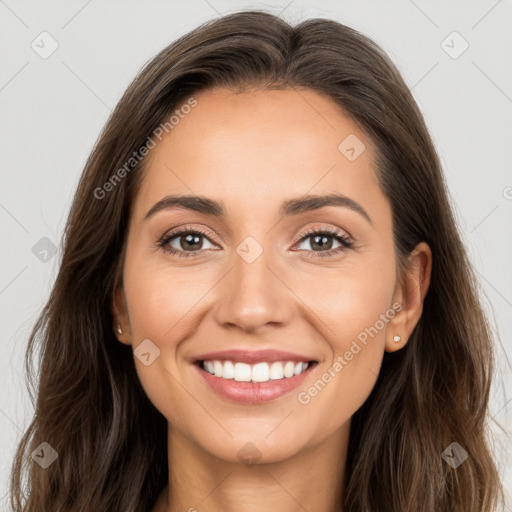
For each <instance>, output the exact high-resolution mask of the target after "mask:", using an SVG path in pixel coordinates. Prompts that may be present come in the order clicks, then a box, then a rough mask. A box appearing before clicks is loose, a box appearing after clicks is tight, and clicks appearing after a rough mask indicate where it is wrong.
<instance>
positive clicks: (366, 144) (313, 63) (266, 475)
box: [11, 11, 502, 512]
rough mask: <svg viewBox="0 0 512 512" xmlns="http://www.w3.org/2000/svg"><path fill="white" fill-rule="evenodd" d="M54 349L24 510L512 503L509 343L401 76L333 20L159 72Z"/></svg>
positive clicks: (94, 194) (150, 71)
mask: <svg viewBox="0 0 512 512" xmlns="http://www.w3.org/2000/svg"><path fill="white" fill-rule="evenodd" d="M37 342H39V343H41V349H42V351H41V354H42V355H41V366H40V372H41V373H40V377H39V382H38V386H39V388H38V395H37V403H36V414H35V417H34V420H33V421H32V423H31V425H30V427H29V429H28V431H27V432H26V434H25V435H24V437H23V439H22V442H21V444H20V446H19V449H18V453H17V458H16V461H15V464H14V467H13V475H12V482H11V484H12V491H11V503H12V506H13V508H14V509H15V510H17V511H18V510H23V511H36V510H37V511H40V510H44V511H57V510H58V511H61V512H64V511H70V512H71V511H78V510H84V511H85V510H105V511H107V510H108V511H148V510H152V511H153V512H163V511H166V512H174V511H178V510H189V511H192V510H198V511H202V510H209V511H217V510H222V511H231V510H238V509H240V508H241V507H242V506H243V508H244V510H246V511H259V510H284V511H288V510H289V511H292V510H299V509H300V510H309V511H319V512H322V511H325V512H327V511H344V512H348V511H350V512H357V511H361V512H363V511H365V512H369V511H372V512H375V511H378V510H383V511H384V510H392V511H394V512H398V511H404V512H405V511H411V510H414V511H429V512H432V511H436V512H439V511H443V512H454V511H464V512H470V511H471V512H477V511H479V512H483V511H490V510H495V508H496V506H497V502H498V497H499V496H502V489H501V483H500V480H499V475H498V473H497V470H496V467H495V464H494V462H493V459H492V455H491V451H490V448H489V445H488V443H487V440H486V432H485V429H484V427H485V422H486V419H487V412H488V397H489V389H490V383H491V377H492V369H493V352H492V340H491V336H490V330H489V327H488V324H487V321H486V318H485V316H484V314H483V312H482V307H481V305H480V302H479V299H478V296H477V293H476V285H475V278H474V274H473V272H472V270H471V267H470V264H469V262H468V258H467V255H466V253H465V250H464V248H463V245H462V243H461V239H460V235H459V233H458V231H457V227H456V224H455V221H454V217H453V214H452V210H451V207H450V204H449V201H448V198H447V192H446V188H445V184H444V181H443V176H442V171H441V166H440V163H439V159H438V156H437V154H436V151H435V149H434V146H433V144H432V141H431V139H430V136H429V133H428V130H427V128H426V126H425V123H424V120H423V118H422V115H421V113H420V111H419V109H418V107H417V105H416V103H415V101H414V99H413V97H412V95H411V93H410V91H409V90H408V89H407V86H406V85H405V83H404V81H403V79H402V78H401V76H400V75H399V73H398V71H397V70H396V68H395V67H394V65H393V64H392V63H391V62H390V60H389V58H388V57H387V56H386V55H385V54H384V52H383V51H382V50H381V49H380V48H379V47H378V46H377V45H376V44H375V43H374V42H372V41H371V40H370V39H368V38H367V37H365V36H363V35H362V34H360V33H358V32H357V31H355V30H353V29H351V28H349V27H346V26H343V25H341V24H339V23H335V22H333V21H328V20H320V19H316V20H309V21H305V22H303V23H301V24H299V25H298V26H296V27H292V26H290V25H288V24H287V23H285V22H284V21H282V20H281V19H279V18H278V17H275V16H273V15H270V14H267V13H264V12H258V11H246V12H239V13H236V14H232V15H228V16H225V17H223V18H220V19H218V20H215V21H211V22H209V23H206V24H204V25H202V26H201V27H199V28H197V29H196V30H194V31H193V32H191V33H189V34H187V35H185V36H183V37H181V38H180V39H179V40H178V41H176V42H175V43H173V44H172V45H170V46H169V47H168V48H166V49H164V50H163V51H162V52H161V53H159V54H158V55H157V56H156V57H155V58H154V59H153V60H152V61H151V62H149V63H148V64H147V65H146V66H145V67H144V69H143V70H142V71H141V73H140V74H139V76H138V77H137V78H136V79H135V80H134V82H133V83H132V84H131V85H130V87H129V88H128V90H127V91H126V93H125V95H124V96H123V98H122V99H121V101H120V102H119V104H118V105H117V107H116V109H115V111H114V112H113V114H112V116H111V118H110V119H109V121H108V123H107V125H106V127H105V129H104V131H103V133H102V134H101V136H100V138H99V140H98V142H97V144H96V147H95V148H94V150H93V152H92V154H91V156H90V158H89V160H88V162H87V164H86V167H85V170H84V172H83V175H82V179H81V181H80V184H79V187H78V190H77V192H76V196H75V199H74V202H73V205H72V208H71V212H70V215H69V219H68V223H67V227H66V230H65V237H64V241H63V259H62V263H61V267H60V272H59V274H58V277H57V280H56V283H55V285H54V289H53V292H52V294H51V297H50V299H49V301H48V304H47V305H46V307H45V308H44V310H43V312H42V314H41V317H40V318H39V320H38V323H37V325H36V326H35V329H34V331H33V333H32V336H31V339H30V344H29V348H28V351H27V359H29V358H30V357H31V354H32V351H33V349H34V347H35V344H36V343H37ZM36 462H37V464H36ZM27 466H28V467H27ZM24 472H26V474H27V476H28V478H29V488H28V491H29V492H28V495H27V496H25V497H24V496H23V494H22V477H23V474H24Z"/></svg>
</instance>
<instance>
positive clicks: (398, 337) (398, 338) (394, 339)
mask: <svg viewBox="0 0 512 512" xmlns="http://www.w3.org/2000/svg"><path fill="white" fill-rule="evenodd" d="M401 340H402V338H400V336H394V337H393V341H394V342H396V343H398V342H400V341H401Z"/></svg>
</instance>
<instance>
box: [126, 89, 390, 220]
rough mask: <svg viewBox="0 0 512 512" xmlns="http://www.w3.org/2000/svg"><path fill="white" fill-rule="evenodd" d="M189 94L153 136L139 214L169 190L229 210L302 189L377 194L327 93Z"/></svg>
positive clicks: (359, 140)
mask: <svg viewBox="0 0 512 512" xmlns="http://www.w3.org/2000/svg"><path fill="white" fill-rule="evenodd" d="M193 97H194V99H195V100H196V102H197V103H196V105H195V106H194V107H193V108H190V109H186V112H187V113H186V114H183V113H182V114H181V115H180V116H178V117H175V120H178V122H175V123H174V124H173V126H172V129H169V132H168V133H167V134H164V136H163V137H162V140H161V141H158V140H155V141H156V142H157V144H156V147H155V148H154V149H152V150H151V154H150V158H149V160H148V162H147V166H146V169H145V170H144V173H145V176H144V181H143V183H142V187H141V190H140V193H139V194H138V197H137V200H136V205H135V209H136V211H137V210H139V215H144V213H145V211H147V209H148V208H149V207H150V206H151V205H152V204H153V203H154V202H156V201H158V200H159V199H161V197H162V196H163V195H165V194H170V193H173V194H180V193H182V194H187V195H189V194H197V195H204V196H208V197H212V198H218V199H222V200H223V202H224V203H226V204H227V205H228V209H229V205H230V204H231V205H232V206H233V208H236V207H240V208H242V207H244V206H246V205H247V204H248V202H250V204H251V205H253V206H254V208H255V210H257V207H258V206H261V207H263V206H266V207H271V204H272V202H273V201H274V198H275V201H276V208H277V207H278V205H277V203H279V204H280V203H281V201H282V199H283V198H285V197H292V196H297V195H304V194H307V193H312V194H313V193H318V194H319V193H326V192H327V193H329V192H341V193H343V194H345V195H348V196H352V197H353V198H354V199H356V198H358V199H357V200H362V198H363V196H364V195H367V196H370V197H371V196H372V195H375V194H379V193H380V190H379V187H378V182H377V177H376V174H375V172H374V170H373V155H374V152H373V145H372V143H371V141H370V140H369V138H368V136H367V135H366V134H365V133H364V132H363V131H362V130H361V129H360V128H359V126H358V125H357V124H356V123H355V122H353V121H352V120H351V119H350V118H349V117H348V116H346V115H345V113H344V112H343V110H342V109H341V108H340V107H339V106H338V105H337V104H336V103H334V102H333V101H332V100H331V99H330V98H327V97H325V96H323V95H321V94H319V93H317V92H315V91H312V90H310V89H297V88H287V89H283V90H252V91H247V92H243V93H235V92H233V91H231V90H228V89H214V90H206V91H202V92H200V93H198V94H194V95H193ZM178 110H179V107H178ZM184 112H185V110H184ZM347 151H348V152H347ZM354 156H355V158H354ZM373 199H375V198H373ZM381 199H382V198H381ZM144 209H145V211H143V210H144Z"/></svg>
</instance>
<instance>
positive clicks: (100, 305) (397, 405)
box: [11, 11, 503, 512]
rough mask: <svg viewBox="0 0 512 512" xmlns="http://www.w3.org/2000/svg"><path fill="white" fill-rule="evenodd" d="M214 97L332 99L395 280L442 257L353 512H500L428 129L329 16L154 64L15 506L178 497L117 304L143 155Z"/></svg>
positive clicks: (251, 16)
mask: <svg viewBox="0 0 512 512" xmlns="http://www.w3.org/2000/svg"><path fill="white" fill-rule="evenodd" d="M218 86H225V87H230V88H232V89H233V90H236V89H243V88H245V87H260V88H266V87H296V88H298V89H299V88H301V87H305V88H309V89H312V90H314V91H316V92H318V93H320V94H323V95H325V96H327V97H329V98H330V99H332V100H333V101H334V102H336V103H337V104H338V105H339V106H340V107H341V108H342V109H343V111H344V112H346V114H347V115H348V116H350V118H351V119H353V120H354V121H355V122H356V123H358V125H359V126H361V128H362V129H363V130H364V131H365V133H366V134H367V135H368V136H369V137H370V139H371V140H372V141H373V143H374V144H375V147H376V161H377V163H378V169H377V174H378V178H379V182H380V185H381V188H382V191H383V192H384V193H385V195H386V196H387V197H388V198H389V200H390V202H391V205H392V215H393V230H394V242H395V250H396V254H397V257H398V261H399V262H400V272H402V271H403V270H404V268H405V265H406V262H407V256H408V255H409V254H410V252H411V251H412V249H413V248H414V247H415V245H416V244H417V243H419V242H421V241H425V242H427V243H428V244H429V246H430V248H431V249H432V253H433V267H432V278H431V284H430V289H429V292H428V295H427V297H426V299H425V303H424V307H423V314H422V317H421V319H420V321H419V323H418V324H417V326H416V328H415V330H414V332H413V334H412V336H411V338H410V340H409V341H408V343H407V345H406V346H405V347H404V348H403V349H402V350H399V351H396V352H394V353H385V354H384V360H383V364H382V369H381V372H380V375H379V377H378V380H377V382H376V384H375V387H374V389H373V390H372V392H371V394H370V396H369V397H368V399H367V400H366V401H365V403H364V404H363V405H362V407H361V408H360V409H359V410H358V411H357V412H356V413H355V414H354V416H353V418H352V426H351V432H350V443H349V452H348V458H347V470H346V482H345V489H346V492H345V493H344V497H343V505H344V510H346V511H347V512H348V511H350V512H376V511H393V512H410V511H415V512H420V511H428V512H434V511H435V512H457V511H460V512H477V511H478V512H483V511H485V512H487V511H491V510H495V507H496V506H497V501H498V497H499V496H503V491H502V486H501V482H500V478H499V474H498V472H497V468H496V466H495V463H494V461H493V458H492V455H491V449H490V445H489V440H488V439H487V437H486V435H487V434H486V428H485V427H486V421H487V420H488V416H487V415H488V398H489V390H490V385H491V377H492V375H493V369H494V361H493V345H492V338H491V334H490V327H489V325H488V323H487V320H486V318H485V316H484V313H483V310H482V307H481V304H480V302H479V298H478V288H477V285H476V280H475V276H474V273H473V270H472V269H471V266H470V263H469V261H468V258H467V255H466V252H465V249H464V246H463V244H462V243H461V238H460V235H459V233H458V229H457V226H456V223H455V220H454V216H453V214H452V209H451V206H450V203H449V199H448V196H447V192H446V186H445V183H444V179H443V176H442V170H441V165H440V162H439V159H438V155H437V154H436V151H435V148H434V146H433V143H432V140H431V138H430V136H429V133H428V130H427V128H426V126H425V122H424V120H423V117H422V114H421V112H420V110H419V108H418V106H417V104H416V103H415V101H414V99H413V97H412V95H411V93H410V91H409V89H408V87H407V86H406V84H405V83H404V81H403V79H402V78H401V76H400V74H399V72H398V71H397V69H396V67H395V66H394V65H393V63H392V62H391V61H390V60H389V58H388V57H387V55H386V54H385V53H384V52H383V51H382V50H381V49H380V48H379V47H378V46H377V45H376V44H375V43H374V42H373V41H372V40H371V39H369V38H368V37H366V36H364V35H362V34H361V33H359V32H358V31H356V30H354V29H352V28H350V27H347V26H344V25H342V24H340V23H336V22H334V21H330V20H325V19H311V20H306V21H304V22H302V23H300V24H298V25H296V26H295V27H292V26H291V25H289V24H288V23H286V22H285V21H283V20H282V19H280V18H279V17H276V16H273V15H271V14H269V13H266V12H261V11H241V12H238V13H235V14H231V15H227V16H224V17H222V18H220V19H216V20H213V21H210V22H207V23H205V24H203V25H201V26H200V27H198V28H197V29H195V30H194V31H192V32H190V33H189V34H186V35H185V36H183V37H181V38H180V39H178V40H177V41H175V42H174V43H173V44H171V45H170V46H168V47H167V48H165V49H164V50H163V51H161V52H160V53H159V54H158V55H157V56H156V57H155V58H154V59H152V60H151V61H150V62H149V63H148V64H147V65H146V66H145V67H144V68H143V69H142V70H141V72H140V73H139V75H138V76H137V77H136V78H135V80H134V81H133V83H132V84H131V85H130V86H129V88H128V89H127V91H126V92H125V94H124V96H123V97H122V99H121V100H120V101H119V103H118V105H117V107H116V108H115V110H114V112H113V113H112V115H111V117H110V119H109V120H108V122H107V124H106V126H105V128H104V130H103V132H102V133H101V135H100V137H99V139H98V141H97V142H96V145H95V147H94V149H93V151H92V153H91V155H90V157H89V159H88V161H87V163H86V165H85V169H84V171H83V174H82V177H81V180H80V183H79V186H78V189H77V192H76V195H75V197H74V201H73V204H72V207H71V211H70V214H69V218H68V221H67V225H66V228H65V232H64V236H63V240H62V248H63V256H62V261H61V265H60V271H59V273H58V276H57V278H56V282H55V284H54V287H53V289H52V291H51V294H50V297H49V300H48V302H47V304H46V305H45V306H44V309H43V310H42V312H41V315H40V317H39V318H38V321H37V323H36V325H35V327H34V329H33V331H32V333H31V336H30V340H29V345H28V348H27V353H26V372H27V377H28V381H29V384H30V387H31V388H32V389H36V392H37V397H36V401H35V415H34V418H33V420H32V422H31V424H30V426H29V428H28V430H27V431H26V433H25V434H24V436H23V438H22V440H21V443H20V445H19V447H18V450H17V454H16V458H15V460H14V463H13V468H12V477H11V505H12V507H13V508H14V510H15V511H25V512H40V511H42V510H44V511H45V512H53V511H55V512H57V511H59V512H68V511H69V512H71V511H91V510H101V511H118V510H119V511H121V510H122V511H123V512H132V511H133V512H135V511H140V512H147V510H149V509H150V508H151V507H152V506H153V504H154V502H155V500H156V498H157V496H158V495H159V493H160V492H161V490H162V489H163V488H164V487H165V486H166V484H167V481H168V467H167V438H166V429H167V424H166V420H165V418H164V417H163V415H162V414H161V413H160V412H159V411H158V410H157V409H156V408H155V407H154V406H153V405H152V403H151V402H150V401H149V399H148V397H147V396H146V394H145V392H144V390H143V389H142V387H141V384H140V382H139V379H138V376H137V373H136V370H135V365H134V360H133V353H132V348H131V347H130V346H126V345H124V344H122V343H119V342H118V341H117V340H116V337H115V335H114V331H113V327H114V326H113V316H112V310H111V304H112V297H113V293H114V290H115V289H116V287H117V286H118V285H119V284H120V283H121V279H122V262H123V253H124V248H125V239H126V231H127V226H128V220H129V214H130V207H131V205H132V200H133V198H134V196H135V194H136V193H137V190H138V187H139V186H140V181H141V177H142V175H143V170H144V167H145V164H146V161H147V159H146V160H145V159H143V158H138V157H137V158H134V157H133V155H134V154H136V155H138V156H139V152H140V148H142V147H144V146H145V145H146V144H147V141H148V137H149V136H150V135H151V134H152V133H154V131H155V129H157V127H158V126H159V125H160V124H161V123H162V122H165V120H166V119H167V116H169V114H170V113H171V112H173V111H174V110H175V109H176V108H177V107H178V106H179V105H180V104H182V103H183V102H184V101H185V100H186V99H187V98H190V97H191V95H193V93H194V92H198V91H201V90H205V89H209V88H213V87H218ZM127 162H128V163H129V164H128V165H127ZM119 169H124V170H125V172H124V173H122V172H118V170H119ZM114 175H115V176H117V178H115V177H114ZM400 275H401V274H400ZM37 344H38V345H39V348H40V354H39V361H38V362H39V364H38V367H37V376H36V375H34V370H33V368H32V360H33V356H34V349H35V348H36V345H37ZM34 381H37V384H36V386H34ZM30 393H31V397H32V400H34V398H33V393H32V391H30ZM454 441H455V442H457V443H458V444H459V445H460V446H461V447H462V448H463V449H464V450H465V451H466V452H467V453H468V457H467V459H466V460H465V461H464V462H463V463H462V464H460V466H459V467H457V468H456V469H455V468H453V467H452V466H451V465H450V464H448V463H447V462H445V460H444V459H443V457H442V453H443V451H444V450H445V449H446V448H447V447H448V446H449V445H450V444H451V443H452V442H454ZM43 442H46V443H48V444H49V445H50V446H51V447H52V448H53V449H54V450H55V451H56V453H57V454H58V458H57V460H56V461H55V462H54V463H52V464H50V465H49V466H48V467H47V468H45V469H43V468H41V467H40V466H39V465H38V464H36V463H35V462H34V460H33V459H32V457H31V454H32V453H33V452H34V450H36V448H38V447H39V446H40V445H41V443H43ZM44 446H46V445H44ZM38 449H39V450H40V448H38ZM24 476H26V480H25V479H24ZM171 492H172V489H171Z"/></svg>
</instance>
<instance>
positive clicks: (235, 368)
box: [193, 359, 318, 404]
mask: <svg viewBox="0 0 512 512" xmlns="http://www.w3.org/2000/svg"><path fill="white" fill-rule="evenodd" d="M193 366H195V367H196V368H197V370H198V373H199V375H200V377H201V378H202V380H203V382H206V383H207V384H208V386H209V388H210V389H212V390H213V391H215V392H216V393H217V394H219V395H221V396H222V397H223V398H227V399H228V400H230V401H235V402H239V403H246V404H257V403H263V402H268V401H269V400H274V399H277V398H279V397H281V396H284V395H287V394H289V393H291V391H293V390H294V389H295V388H297V387H298V386H300V385H301V384H302V383H304V381H305V380H306V379H307V378H308V376H309V375H310V374H311V373H312V372H313V371H314V370H315V368H316V367H317V366H318V361H315V360H309V361H272V362H271V361H268V362H258V363H256V364H247V363H242V362H234V361H230V360H222V361H221V360H218V359H217V360H211V359H209V360H204V359H201V360H197V361H195V362H194V364H193Z"/></svg>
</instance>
